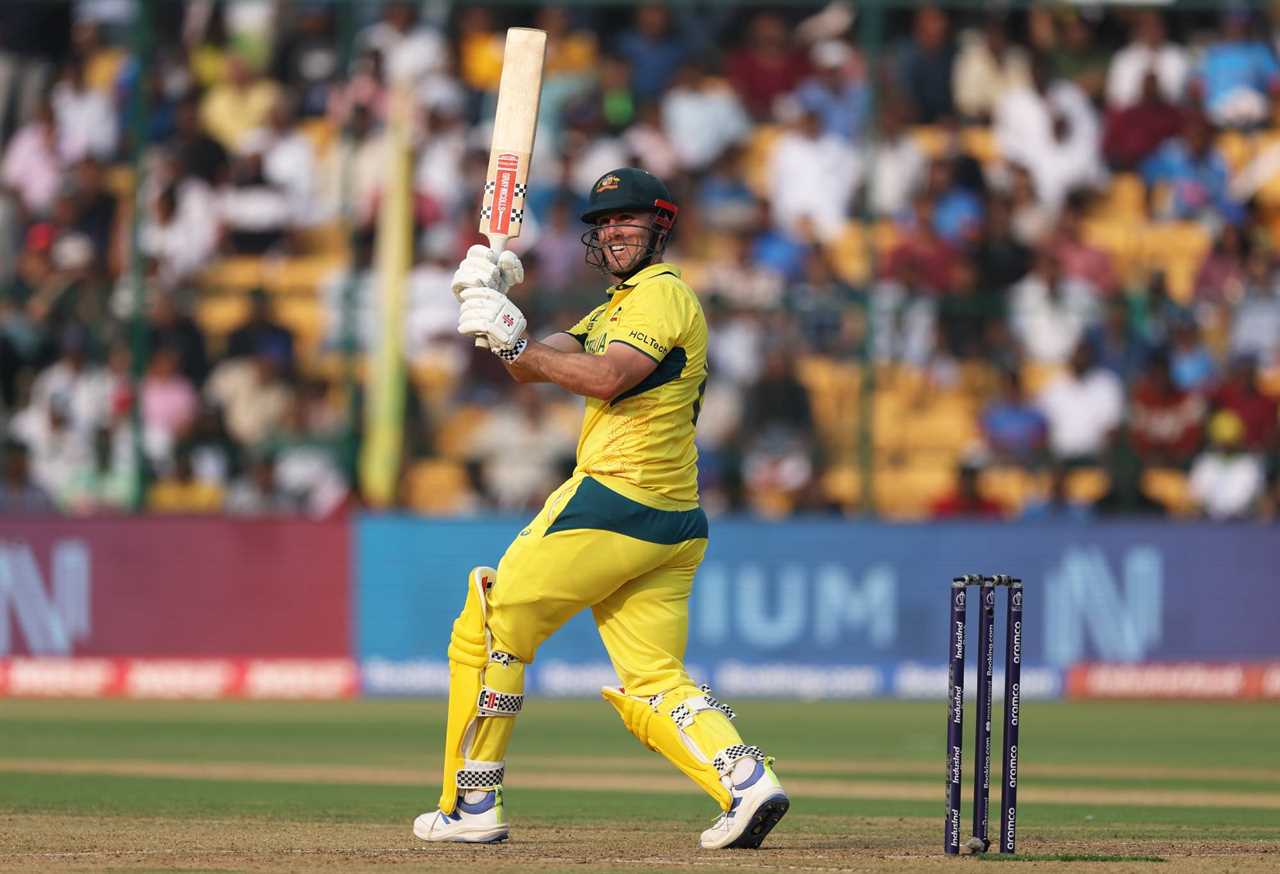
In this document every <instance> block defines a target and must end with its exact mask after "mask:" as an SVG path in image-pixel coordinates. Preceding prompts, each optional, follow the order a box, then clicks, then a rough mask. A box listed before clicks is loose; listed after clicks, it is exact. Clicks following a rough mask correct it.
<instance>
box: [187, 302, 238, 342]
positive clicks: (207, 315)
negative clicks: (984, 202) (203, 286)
mask: <svg viewBox="0 0 1280 874" xmlns="http://www.w3.org/2000/svg"><path fill="white" fill-rule="evenodd" d="M248 315H249V301H248V299H247V298H246V297H245V296H244V295H240V294H207V295H202V296H201V297H200V299H199V300H198V301H197V302H196V312H195V317H196V321H197V322H198V323H199V324H200V328H201V329H202V330H203V331H204V332H205V333H206V334H210V335H212V336H214V337H223V336H225V335H227V334H229V333H231V332H232V331H233V330H235V329H236V328H237V327H239V325H240V323H241V322H243V321H244V320H245V318H246V317H247V316H248Z"/></svg>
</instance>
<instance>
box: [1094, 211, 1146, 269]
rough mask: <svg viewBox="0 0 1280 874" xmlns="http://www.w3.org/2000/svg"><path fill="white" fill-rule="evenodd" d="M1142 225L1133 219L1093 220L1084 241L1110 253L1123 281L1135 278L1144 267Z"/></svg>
mask: <svg viewBox="0 0 1280 874" xmlns="http://www.w3.org/2000/svg"><path fill="white" fill-rule="evenodd" d="M1143 227H1145V226H1144V225H1143V224H1141V223H1135V221H1134V220H1133V219H1132V218H1131V219H1128V220H1123V219H1119V218H1106V219H1089V220H1087V221H1085V223H1084V239H1085V242H1087V243H1089V244H1090V245H1093V246H1097V247H1098V248H1100V249H1104V250H1106V252H1107V254H1109V255H1110V256H1111V260H1112V262H1113V263H1114V264H1115V270H1116V275H1117V276H1118V277H1119V278H1120V280H1121V282H1126V283H1127V282H1129V281H1131V280H1132V279H1134V278H1135V276H1136V275H1137V274H1138V272H1139V271H1140V270H1141V269H1142V267H1143V266H1144V265H1143V260H1142V256H1143V252H1144V250H1143V247H1142V243H1143V237H1142V229H1143Z"/></svg>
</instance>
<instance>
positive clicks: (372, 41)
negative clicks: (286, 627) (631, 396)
mask: <svg viewBox="0 0 1280 874" xmlns="http://www.w3.org/2000/svg"><path fill="white" fill-rule="evenodd" d="M138 8H139V7H138V6H137V5H136V4H135V3H133V2H130V0H75V2H71V0H67V2H53V0H39V2H36V0H5V2H4V3H3V4H0V417H2V421H3V428H4V446H3V455H4V471H3V480H2V481H0V511H3V512H22V511H26V512H48V511H55V510H56V511H60V512H67V513H90V512H105V511H122V510H127V509H131V508H143V509H145V510H148V511H151V512H182V513H190V512H226V513H241V514H276V513H298V514H310V515H313V516H324V515H328V514H332V513H337V512H342V511H343V510H345V509H346V508H349V507H352V506H357V505H359V504H360V502H361V499H360V493H359V484H358V482H357V477H356V475H355V471H356V458H357V457H358V448H359V445H360V435H361V430H362V415H363V414H362V410H363V405H364V403H363V391H362V389H361V379H360V377H361V373H362V368H361V367H360V366H359V362H358V355H359V353H360V352H362V351H363V350H365V349H367V348H369V346H370V345H371V344H374V343H376V342H377V341H378V337H377V334H378V329H377V321H376V319H375V318H374V310H375V306H374V304H375V299H376V293H377V289H378V287H379V275H378V270H377V267H376V259H375V257H374V253H375V237H376V234H375V227H376V222H377V214H378V208H379V204H380V202H381V199H382V195H383V189H384V187H385V184H386V168H387V166H388V161H387V152H386V146H385V128H384V125H385V122H386V119H387V110H388V105H389V103H390V94H391V92H392V90H393V88H401V89H404V90H405V91H406V92H407V93H408V94H410V95H411V97H412V103H413V108H414V111H413V121H412V128H413V131H412V140H413V150H414V151H413V176H412V185H413V210H414V218H415V234H414V238H415V244H416V252H415V256H414V257H415V263H414V266H413V269H412V271H411V274H410V276H409V295H408V298H409V303H408V312H407V313H406V318H405V319H404V326H405V337H404V340H405V345H406V350H407V354H408V355H409V357H410V365H411V374H412V379H411V381H410V385H409V387H408V398H407V404H406V422H405V433H406V440H405V450H404V455H405V457H404V459H403V469H404V476H403V487H402V489H401V495H400V503H401V504H402V505H403V506H404V507H406V508H408V509H412V510H417V511H421V512H432V513H445V514H450V513H468V512H480V511H489V510H499V511H510V512H522V511H526V510H528V509H529V508H531V507H536V506H538V505H540V503H541V501H542V499H543V497H544V496H545V494H546V493H547V492H548V491H549V489H550V488H551V487H553V486H554V485H555V483H556V482H558V481H559V478H560V477H562V476H563V475H564V474H565V473H566V471H567V470H568V469H571V468H572V464H573V454H574V449H575V444H576V436H577V415H578V412H579V410H580V406H579V405H578V404H577V403H575V402H574V401H573V400H572V399H567V398H566V397H565V395H564V394H563V393H560V392H557V391H554V390H552V391H547V390H543V389H542V388H529V387H524V388H520V389H516V388H515V387H514V385H513V384H511V383H510V382H509V380H508V379H507V378H506V376H505V374H504V373H503V371H502V369H501V366H500V365H499V363H498V362H497V361H496V359H493V357H492V356H489V355H488V354H487V353H483V352H476V351H474V350H473V349H472V348H471V346H470V344H469V343H467V342H466V341H464V340H463V339H461V338H458V337H456V335H455V334H454V323H455V319H456V304H455V303H454V301H453V298H452V296H451V295H450V294H449V291H448V286H449V277H450V275H451V273H452V270H453V268H454V265H455V264H456V262H457V260H458V259H459V258H460V257H461V256H462V254H463V253H464V252H465V251H466V248H467V247H468V246H469V245H471V244H472V243H474V242H476V241H478V239H479V238H478V237H477V235H476V233H475V227H476V212H477V193H478V192H479V190H480V189H481V187H482V184H483V177H484V172H485V168H486V165H487V161H488V147H489V125H490V123H491V119H492V111H493V104H494V98H495V91H496V88H497V82H498V77H499V74H500V70H501V59H502V47H503V33H504V31H505V28H506V27H508V26H513V25H527V26H536V27H539V28H542V29H544V30H546V31H547V33H548V34H549V43H548V53H547V63H546V79H545V84H544V89H543V97H542V105H541V109H540V115H539V129H538V136H537V145H536V152H535V156H534V161H533V175H532V177H531V179H530V188H529V197H528V208H529V212H530V215H529V218H528V219H527V220H526V224H525V230H524V234H523V235H522V236H521V238H520V239H519V240H518V241H516V242H517V243H518V244H517V245H514V246H513V248H516V249H517V250H518V251H519V252H520V254H521V255H522V257H523V258H524V261H525V265H526V271H527V279H526V282H525V283H524V284H523V286H521V287H520V288H519V289H517V290H516V291H515V292H514V295H515V296H517V297H518V299H519V303H520V305H521V307H522V308H523V309H524V310H525V312H526V313H528V314H529V317H530V323H531V326H532V327H533V330H534V332H535V333H550V332H552V331H555V330H558V329H563V328H565V327H567V326H569V325H570V324H572V323H573V322H574V321H576V320H577V318H578V317H579V316H580V315H581V314H582V313H584V312H585V311H586V310H588V309H589V308H590V307H592V306H594V305H595V303H596V302H598V300H599V299H600V295H601V293H602V288H603V287H604V286H605V285H606V284H607V283H606V281H605V280H604V279H603V278H601V277H600V276H598V275H596V274H593V273H592V272H591V271H590V270H589V269H588V268H587V267H586V265H585V264H584V262H583V253H584V249H583V246H582V244H581V242H580V239H579V238H580V235H581V233H582V230H583V228H582V226H581V223H580V222H579V220H578V218H577V215H578V213H579V211H580V207H581V206H582V204H583V202H584V200H585V197H586V195H587V192H588V190H589V186H590V185H591V184H592V182H593V181H594V180H595V179H596V178H598V177H599V176H600V175H601V174H602V173H604V172H606V171H607V170H610V169H613V168H615V167H618V166H623V165H628V164H632V165H638V166H641V167H644V168H646V169H648V170H649V171H651V172H653V173H654V174H656V175H658V176H659V177H661V178H663V179H664V180H666V181H667V183H668V184H669V186H670V187H671V189H672V191H673V192H674V193H675V196H676V198H677V200H678V201H679V203H680V205H681V215H680V219H679V223H678V226H677V229H676V235H675V242H674V243H673V245H672V247H671V249H670V250H669V252H668V260H670V261H673V262H675V263H676V264H678V265H680V266H681V267H682V269H683V270H684V271H685V276H686V278H687V279H688V280H689V281H690V283H691V284H692V285H693V287H694V288H695V290H696V291H697V292H698V294H699V295H700V297H701V298H702V301H703V305H704V309H705V310H706V313H707V317H708V321H709V325H710V328H711V350H710V356H711V373H712V376H711V379H710V382H709V385H708V388H707V391H706V397H705V402H704V405H703V411H702V414H701V419H700V427H699V432H700V433H699V441H700V456H701V485H702V492H703V497H704V502H705V503H706V505H707V507H708V509H709V510H711V511H713V512H757V513H763V514H768V515H774V516H777V515H786V514H789V513H796V512H846V513H856V512H859V511H861V510H864V509H866V508H867V507H868V506H871V505H874V506H876V507H877V508H878V509H879V510H880V511H881V512H883V513H885V514H887V515H890V516H894V517H900V518H923V517H928V516H933V517H939V518H946V517H957V516H988V517H1000V518H1017V517H1025V518H1036V519H1042V518H1050V517H1061V518H1080V519H1085V518H1091V517H1095V516H1101V515H1107V514H1115V515H1131V514H1155V515H1170V514H1174V515H1184V516H1205V517H1209V518H1214V519H1241V518H1256V519H1267V518H1272V517H1274V516H1275V514H1276V512H1277V507H1278V505H1280V420H1278V418H1277V396H1278V395H1280V270H1278V267H1280V260H1278V259H1277V244H1278V243H1280V236H1278V235H1280V62H1278V61H1277V46H1280V19H1278V20H1277V21H1276V22H1274V23H1273V22H1272V21H1270V20H1268V19H1267V18H1266V17H1265V16H1263V15H1260V14H1257V13H1254V12H1250V11H1248V10H1247V9H1244V8H1234V7H1233V8H1231V9H1229V10H1227V11H1225V12H1223V11H1219V10H1202V11H1185V12H1184V11H1167V12H1161V11H1156V10H1152V9H1150V8H1139V9H1112V8H1110V7H1108V8H1105V9H1104V8H1101V7H1089V8H1087V9H1077V8H1058V7H1037V8H1034V9H1029V10H1026V9H1021V10H1018V11H1010V12H1002V13H1000V14H994V15H992V14H988V13H985V12H983V11H982V10H980V9H975V8H972V7H970V6H966V7H965V8H963V9H947V8H944V7H933V6H924V5H922V6H921V7H920V8H917V9H910V10H897V11H892V12H888V13H886V20H885V22H884V27H883V29H882V34H883V38H882V39H879V40H877V41H876V42H875V43H872V42H870V41H867V40H863V39H860V38H859V33H860V30H859V28H860V27H863V26H864V22H861V21H858V20H857V16H856V15H855V13H854V9H853V6H852V5H845V4H840V3H834V4H831V5H829V6H825V7H823V6H818V5H814V6H813V7H809V8H795V7H790V6H788V7H786V8H785V9H784V10H782V11H773V10H770V9H768V8H761V7H758V6H750V7H746V8H735V7H731V6H728V5H723V4H699V3H690V4H679V5H676V6H670V7H669V6H665V5H643V6H634V7H623V6H613V5H609V6H602V7H599V8H595V7H590V6H576V5H575V6H572V7H566V6H552V5H531V6H528V7H508V6H503V7H501V8H495V9H490V8H487V7H483V6H473V5H465V4H456V5H455V4H449V3H446V2H424V3H407V2H388V3H385V4H375V3H357V4H346V3H339V2H303V0H234V2H226V0H188V2H185V3H161V4H155V13H156V18H155V20H154V21H152V22H150V26H149V28H148V29H147V30H148V33H147V34H144V35H143V38H144V39H149V40H150V45H151V50H150V51H149V52H148V54H147V56H146V62H145V63H144V62H143V59H142V57H141V56H140V55H139V54H138V53H137V52H136V47H137V45H138V43H137V42H136V40H137V38H138V30H137V27H136V19H135V15H136V13H137V11H138ZM135 192H136V197H135ZM135 315H136V317H135Z"/></svg>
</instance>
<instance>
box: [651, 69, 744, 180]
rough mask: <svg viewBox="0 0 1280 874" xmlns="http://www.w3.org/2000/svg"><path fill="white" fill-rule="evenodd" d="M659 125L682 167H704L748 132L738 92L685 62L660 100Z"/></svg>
mask: <svg viewBox="0 0 1280 874" xmlns="http://www.w3.org/2000/svg"><path fill="white" fill-rule="evenodd" d="M662 126H663V129H664V130H665V131H666V134H667V138H668V139H669V140H670V141H671V144H672V146H674V147H675V150H676V156H677V157H678V158H679V160H680V166H681V167H682V168H683V169H685V170H690V171H695V172H696V171H699V170H704V169H706V167H708V166H709V165H710V164H711V163H712V162H713V161H715V160H716V159H717V158H719V157H720V156H721V155H722V154H723V153H724V151H725V149H727V148H729V147H730V146H732V145H733V144H735V143H738V142H741V141H742V140H743V139H744V138H745V137H746V136H747V135H748V134H749V133H750V132H751V121H750V119H749V118H748V117H747V114H746V111H745V110H744V109H743V108H742V104H741V103H740V102H739V101H738V95H737V94H736V93H735V92H734V90H733V89H732V88H730V87H729V85H728V83H726V82H725V81H724V80H722V79H717V78H715V77H714V76H712V75H711V74H710V72H709V71H707V70H706V69H704V68H703V67H701V66H699V65H697V64H686V65H684V66H683V67H681V68H680V70H679V72H678V73H677V74H676V78H675V82H674V83H673V84H672V86H671V89H670V90H669V91H667V93H666V95H665V96H664V97H663V99H662Z"/></svg>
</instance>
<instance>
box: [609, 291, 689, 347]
mask: <svg viewBox="0 0 1280 874" xmlns="http://www.w3.org/2000/svg"><path fill="white" fill-rule="evenodd" d="M638 291H639V292H641V293H639V294H632V296H631V299H630V300H628V301H627V302H626V303H625V304H624V305H623V307H622V312H621V313H619V314H618V323H617V324H615V325H610V326H609V327H610V331H609V342H610V343H626V344H627V345H628V346H631V347H633V348H635V349H639V350H640V351H641V352H643V353H644V354H645V355H648V356H649V357H650V358H652V359H653V360H654V361H658V362H661V361H662V359H664V358H666V357H667V353H668V352H670V351H671V350H672V349H674V348H675V347H676V346H679V345H680V340H681V338H682V337H683V336H684V334H685V329H686V327H687V326H688V321H689V313H688V306H687V302H686V301H685V300H684V299H683V297H682V296H681V295H680V293H679V292H678V291H677V290H676V289H675V288H673V287H672V286H670V285H668V284H666V283H654V284H653V285H652V286H650V287H648V288H643V289H638Z"/></svg>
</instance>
